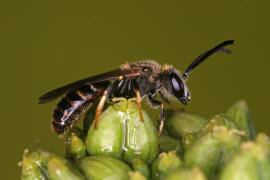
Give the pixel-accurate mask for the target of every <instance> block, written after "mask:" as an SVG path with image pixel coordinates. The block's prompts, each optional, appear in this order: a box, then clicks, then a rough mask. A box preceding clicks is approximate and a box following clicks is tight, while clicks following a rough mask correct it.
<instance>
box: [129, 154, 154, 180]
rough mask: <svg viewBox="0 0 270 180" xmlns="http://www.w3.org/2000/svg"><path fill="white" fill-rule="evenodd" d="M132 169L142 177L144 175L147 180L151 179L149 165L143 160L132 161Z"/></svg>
mask: <svg viewBox="0 0 270 180" xmlns="http://www.w3.org/2000/svg"><path fill="white" fill-rule="evenodd" d="M132 169H133V170H134V171H137V172H139V173H140V174H141V175H143V176H144V177H146V178H147V179H149V178H150V171H149V168H148V166H147V164H145V163H144V162H143V161H142V160H140V159H136V158H135V159H133V161H132ZM136 176H137V175H136Z"/></svg>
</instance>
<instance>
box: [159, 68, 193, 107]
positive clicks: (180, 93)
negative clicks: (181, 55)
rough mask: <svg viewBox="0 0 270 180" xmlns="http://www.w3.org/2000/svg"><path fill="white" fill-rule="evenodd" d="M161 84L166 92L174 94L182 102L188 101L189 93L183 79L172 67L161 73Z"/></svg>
mask: <svg viewBox="0 0 270 180" xmlns="http://www.w3.org/2000/svg"><path fill="white" fill-rule="evenodd" d="M162 84H163V87H164V88H165V89H166V91H167V93H168V94H170V95H171V96H174V97H175V98H176V99H177V100H179V101H180V102H182V103H183V104H185V105H186V104H187V102H188V101H190V94H189V92H188V88H187V86H186V84H185V81H184V80H183V79H182V78H181V76H180V74H179V73H178V72H177V71H175V70H174V69H172V68H170V69H169V70H168V71H166V72H165V73H164V74H163V78H162Z"/></svg>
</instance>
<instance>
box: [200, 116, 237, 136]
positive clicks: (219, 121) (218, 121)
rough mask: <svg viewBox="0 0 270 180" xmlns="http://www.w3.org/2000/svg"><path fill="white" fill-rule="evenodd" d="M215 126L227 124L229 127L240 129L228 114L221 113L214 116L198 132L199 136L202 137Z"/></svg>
mask: <svg viewBox="0 0 270 180" xmlns="http://www.w3.org/2000/svg"><path fill="white" fill-rule="evenodd" d="M215 126H225V127H226V128H228V129H239V128H238V126H237V125H236V124H235V123H234V122H233V121H232V120H231V119H229V118H228V117H227V116H225V115H223V114H221V115H216V116H214V118H212V119H211V120H210V121H209V122H208V123H207V124H206V125H205V126H204V127H203V128H202V129H201V130H200V132H199V133H198V137H202V136H204V135H206V134H208V133H210V132H212V131H213V128H214V127H215Z"/></svg>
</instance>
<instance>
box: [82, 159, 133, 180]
mask: <svg viewBox="0 0 270 180" xmlns="http://www.w3.org/2000/svg"><path fill="white" fill-rule="evenodd" d="M78 165H79V167H80V168H81V170H82V171H83V173H84V174H85V176H86V177H87V179H91V180H102V179H110V180H126V179H128V172H129V171H131V169H130V168H129V166H128V165H126V164H125V163H123V162H122V161H120V160H118V159H114V158H111V157H108V156H88V157H85V158H83V159H82V160H80V161H79V163H78Z"/></svg>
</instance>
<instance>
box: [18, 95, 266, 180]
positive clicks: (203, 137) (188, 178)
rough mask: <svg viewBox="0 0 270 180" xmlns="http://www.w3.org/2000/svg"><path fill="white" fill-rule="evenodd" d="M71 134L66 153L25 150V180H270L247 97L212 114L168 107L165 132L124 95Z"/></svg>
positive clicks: (262, 138) (261, 138) (263, 139)
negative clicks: (96, 117)
mask: <svg viewBox="0 0 270 180" xmlns="http://www.w3.org/2000/svg"><path fill="white" fill-rule="evenodd" d="M91 114H93V112H89V113H87V114H86V115H85V118H84V127H83V129H80V128H78V127H74V128H73V129H71V130H70V132H69V133H68V134H67V135H66V138H67V145H66V154H65V157H61V156H60V155H56V154H55V153H52V152H49V151H47V150H42V149H38V150H37V151H35V152H31V153H30V152H29V151H28V150H25V152H24V154H23V160H22V161H21V162H20V163H19V165H20V166H21V167H22V171H21V179H24V180H34V179H37V180H51V179H52V180H61V179H65V180H69V179H72V180H73V179H74V180H82V179H83V180H87V179H91V180H102V179H111V180H126V179H130V180H147V179H152V180H213V179H214V180H238V179H248V180H257V179H258V180H259V179H260V180H269V179H270V140H269V138H268V136H267V135H266V134H264V133H259V134H258V135H257V134H256V132H255V128H254V125H253V123H252V118H251V114H250V112H249V110H248V107H247V105H246V103H245V102H244V101H240V102H238V103H236V104H234V105H233V106H231V107H230V108H229V109H228V110H227V112H225V113H224V114H220V115H216V116H214V117H213V118H211V119H208V118H205V117H202V116H200V115H198V114H195V113H192V112H188V111H184V110H178V111H173V110H170V109H169V110H167V111H166V121H165V125H164V131H163V133H162V135H161V136H158V134H157V127H156V124H155V122H154V121H152V120H151V119H150V117H149V115H148V114H147V113H146V112H145V111H144V110H143V117H144V121H142V120H141V118H140V114H139V111H138V107H137V104H136V102H134V100H133V99H129V100H126V99H119V102H118V103H114V104H112V105H110V106H108V107H107V108H106V109H105V110H104V111H103V112H102V113H101V115H100V118H99V121H98V128H97V129H95V127H94V123H93V119H94V117H93V115H91Z"/></svg>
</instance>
